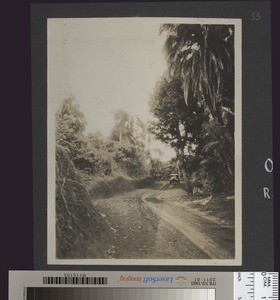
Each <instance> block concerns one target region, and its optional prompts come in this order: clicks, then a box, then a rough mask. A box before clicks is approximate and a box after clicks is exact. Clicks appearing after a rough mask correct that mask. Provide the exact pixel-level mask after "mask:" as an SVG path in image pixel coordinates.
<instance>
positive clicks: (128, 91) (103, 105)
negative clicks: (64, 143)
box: [48, 18, 174, 160]
mask: <svg viewBox="0 0 280 300" xmlns="http://www.w3.org/2000/svg"><path fill="white" fill-rule="evenodd" d="M160 24H161V23H160V21H159V20H157V19H155V18H153V19H150V20H148V19H143V18H141V19H140V18H123V19H120V18H118V19H111V18H103V19H100V18H98V19H94V18H90V19H87V18H84V19H49V20H48V105H49V113H50V111H51V112H52V113H53V114H55V111H56V110H57V109H58V108H59V106H60V104H61V102H62V101H63V100H64V99H65V98H66V97H68V96H74V97H75V99H76V101H77V103H78V104H79V106H80V109H81V111H82V112H83V113H84V114H85V117H86V120H87V123H88V126H87V128H86V130H87V131H88V132H94V131H100V132H102V134H103V135H104V136H105V137H107V136H108V135H109V133H110V131H111V129H112V127H113V124H114V115H113V113H114V111H116V110H119V109H122V110H125V111H127V112H129V113H131V114H133V115H138V116H139V117H140V119H141V120H142V121H144V122H147V121H148V120H150V119H151V118H152V116H151V114H150V113H149V106H148V101H149V99H150V95H151V93H152V92H153V89H154V86H155V83H156V81H157V79H158V78H159V77H160V76H161V75H162V74H163V72H164V71H165V69H166V64H165V61H164V57H163V53H162V47H163V43H164V36H160V35H159V26H160ZM150 148H159V149H160V150H161V151H163V153H164V157H163V158H162V159H163V160H166V159H169V158H170V157H173V156H174V151H173V150H172V149H171V148H169V147H167V146H165V145H164V144H163V143H160V142H153V143H152V144H151V145H150Z"/></svg>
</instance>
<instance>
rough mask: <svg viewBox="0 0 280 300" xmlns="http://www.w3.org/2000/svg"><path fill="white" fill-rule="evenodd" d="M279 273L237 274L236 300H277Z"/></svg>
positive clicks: (235, 274) (235, 283)
mask: <svg viewBox="0 0 280 300" xmlns="http://www.w3.org/2000/svg"><path fill="white" fill-rule="evenodd" d="M278 287H279V286H278V273H275V272H235V273H234V299H236V300H252V299H253V300H262V299H263V300H265V299H267V300H269V299H271V300H277V299H279V298H278V297H279V295H278Z"/></svg>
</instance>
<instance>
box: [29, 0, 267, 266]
mask: <svg viewBox="0 0 280 300" xmlns="http://www.w3.org/2000/svg"><path fill="white" fill-rule="evenodd" d="M229 3H231V2H229ZM114 5H115V6H117V4H114ZM114 5H113V6H114ZM153 5H154V6H155V7H158V4H156V3H154V4H153ZM196 5H198V4H196ZM196 5H194V4H190V3H186V4H182V3H180V4H179V3H177V6H176V8H175V11H176V12H177V14H175V11H174V12H173V13H168V9H167V7H169V6H168V4H166V5H165V6H163V7H162V8H161V11H162V14H161V15H160V16H158V15H155V14H153V15H151V14H149V13H148V12H147V13H144V12H146V11H147V7H146V6H145V4H144V3H143V4H141V5H140V8H141V9H140V11H142V13H141V14H139V15H137V17H135V16H134V15H132V13H130V12H129V10H130V9H132V8H133V7H138V6H137V4H134V5H133V4H131V5H128V6H127V7H126V9H127V11H126V12H125V11H123V14H121V15H118V14H114V13H112V11H109V10H107V8H108V7H111V8H112V6H109V5H106V4H104V5H101V6H99V5H97V6H96V5H94V4H92V5H86V4H84V5H82V4H81V5H79V4H76V5H70V4H69V5H66V4H65V5H59V6H57V5H56V6H52V5H45V6H44V5H43V6H44V8H46V7H47V8H50V13H45V14H42V11H41V10H40V9H42V7H43V6H41V5H34V9H33V20H34V24H35V20H37V23H38V20H41V21H42V25H44V26H42V27H41V29H40V30H41V31H42V32H43V34H44V35H43V38H42V36H41V39H42V40H43V41H44V43H42V44H41V48H40V50H39V47H38V46H36V38H38V35H39V30H38V29H34V33H33V47H34V49H35V51H33V53H34V55H33V57H34V59H35V58H36V62H37V63H38V66H39V65H40V62H41V64H42V66H43V69H41V71H42V74H44V75H43V76H42V77H41V78H40V79H38V77H36V79H35V80H34V81H37V82H38V83H39V84H40V85H42V87H44V91H45V93H42V96H43V97H42V99H41V100H38V101H37V100H36V99H39V98H38V96H39V93H37V92H38V90H39V86H37V89H36V90H35V92H34V97H33V103H34V106H35V109H34V112H35V111H37V112H39V110H41V113H42V118H40V119H39V115H38V114H36V115H35V118H36V120H37V124H40V126H41V132H42V134H43V135H42V136H44V137H45V138H46V139H47V140H46V141H47V143H46V144H45V145H44V146H43V145H42V144H41V145H39V144H38V146H35V148H36V147H38V148H37V151H36V150H35V151H34V152H35V157H36V153H37V155H38V156H37V158H38V157H39V156H40V155H42V156H41V157H44V161H45V165H44V170H43V169H41V170H40V171H41V174H42V173H43V174H44V180H42V181H41V184H42V182H45V185H44V188H43V189H42V190H43V191H44V197H43V198H44V199H43V200H41V201H40V200H39V201H38V199H37V200H36V197H35V199H34V207H35V210H34V211H35V215H34V218H35V223H36V224H37V225H38V227H37V229H35V254H36V253H37V256H36V257H35V261H37V262H38V264H37V265H40V267H41V268H42V267H43V266H46V265H51V266H55V265H57V266H61V265H64V266H69V267H70V266H76V267H78V266H92V265H95V266H106V265H112V266H116V267H117V266H147V267H148V266H162V265H165V266H188V267H190V266H193V267H194V268H195V267H201V266H209V267H210V266H219V267H222V268H226V267H229V268H230V267H231V268H233V267H234V266H238V267H241V266H242V265H243V264H244V259H245V265H244V267H245V268H246V266H249V265H250V263H249V264H248V263H246V260H247V261H250V258H249V257H248V256H246V257H244V253H247V252H248V250H250V249H252V246H253V244H251V242H250V241H251V240H250V239H252V232H250V230H251V229H252V222H253V221H254V220H253V219H254V218H251V216H252V214H251V213H254V214H257V219H258V218H260V215H259V213H260V212H259V208H260V207H262V206H263V203H262V202H259V203H257V204H256V205H255V207H252V206H250V209H251V211H249V210H248V207H249V204H250V202H251V201H253V197H252V195H253V194H254V193H253V190H254V189H255V190H256V187H254V186H252V185H251V184H250V180H251V178H252V179H253V178H254V176H258V175H257V174H258V173H257V172H256V174H255V175H254V174H253V175H252V177H251V178H249V177H248V176H245V177H244V174H246V175H248V169H247V168H245V167H244V163H245V166H248V161H249V163H250V161H251V160H250V158H251V157H249V156H250V155H251V154H250V155H248V153H249V149H250V147H252V146H253V145H252V144H249V143H248V141H249V140H250V136H254V135H255V131H254V130H255V128H254V127H253V126H252V122H253V121H254V118H256V115H255V114H253V115H250V114H248V112H249V110H248V108H249V107H250V109H251V107H252V104H253V103H254V105H255V110H258V109H259V106H258V103H259V101H260V98H257V97H255V98H254V99H253V98H252V96H250V97H248V92H250V93H251V92H252V93H253V94H254V93H255V91H252V89H251V86H250V84H251V82H252V78H254V77H256V78H257V76H258V74H257V73H255V74H253V73H250V72H249V73H248V69H250V68H248V67H250V66H251V62H250V61H248V54H250V55H251V56H253V53H252V46H253V45H251V46H248V42H250V41H251V40H250V39H247V41H246V42H244V41H245V39H244V32H245V36H246V37H248V30H249V29H248V22H250V16H249V17H248V19H247V20H245V25H244V16H243V15H242V14H240V13H235V14H232V13H230V6H231V5H232V4H229V6H227V5H226V3H223V4H222V7H223V8H224V10H223V13H220V14H217V15H215V14H214V15H213V14H209V15H207V14H206V13H205V7H206V6H203V5H202V3H200V5H198V6H196ZM205 5H206V4H205ZM208 5H209V6H208V7H211V9H212V10H214V8H215V7H217V6H219V5H220V4H218V3H212V5H211V4H208ZM239 5H240V10H241V6H242V5H241V4H240V3H239ZM180 6H183V7H189V8H190V10H188V14H187V13H185V14H184V15H186V16H182V14H179V13H178V8H179V7H180ZM65 7H68V8H70V7H72V8H73V9H74V7H80V8H81V11H80V12H79V13H72V14H71V13H69V10H68V11H67V13H64V8H65ZM86 7H90V8H92V10H89V11H88V12H87V13H85V12H82V11H83V8H86ZM164 7H165V8H164ZM202 7H204V9H201V11H200V12H199V8H202ZM226 7H227V8H226ZM95 8H96V10H95ZM112 9H113V8H112ZM176 9H177V10H176ZM70 10H71V9H70ZM47 11H48V10H47ZM55 11H59V13H58V14H54V12H55ZM54 15H55V16H54ZM221 15H222V16H221ZM214 16H215V17H214ZM251 22H252V21H251ZM244 26H245V28H244ZM266 26H267V24H266ZM250 30H253V29H252V28H250ZM250 30H249V31H250ZM36 33H37V34H36ZM42 45H44V47H42ZM246 47H247V48H246ZM250 47H251V48H250ZM248 49H249V50H250V51H249V50H248ZM244 52H245V54H244ZM36 53H37V55H36ZM265 59H266V57H265ZM255 63H257V62H255ZM35 64H36V63H35ZM34 72H35V73H36V72H37V75H38V74H39V70H38V68H34ZM34 72H33V73H34ZM33 75H34V74H33ZM34 76H35V75H34ZM250 76H251V77H250ZM248 82H249V84H248ZM266 84H267V83H266ZM34 86H35V87H36V82H35V84H34ZM266 91H268V92H269V90H267V89H266ZM244 95H245V99H246V101H245V99H244ZM36 101H37V102H36ZM267 101H268V105H267V109H269V105H270V100H269V99H268V100H267ZM244 102H245V103H244ZM253 110H254V109H253ZM244 111H245V112H246V118H245V116H244ZM268 121H269V120H268ZM34 123H36V122H34ZM244 124H245V127H244ZM269 124H270V123H269V122H268V123H267V125H265V124H264V125H265V128H266V130H268V131H270V130H271V127H269ZM34 130H35V131H37V130H38V131H37V132H38V133H37V136H38V134H39V129H38V127H37V128H36V129H34ZM35 136H36V135H35ZM247 137H248V138H247ZM38 142H39V139H38V138H37V143H38ZM244 143H245V148H244ZM39 148H41V150H40V149H39ZM43 148H44V149H43ZM42 150H43V151H42ZM252 155H253V156H254V155H258V153H257V152H256V153H255V154H252ZM268 155H270V152H269V153H268ZM253 156H252V158H253ZM258 159H260V157H259V158H258ZM261 159H263V161H261V164H262V166H263V164H264V162H265V161H266V160H265V159H264V158H261ZM266 159H267V158H266ZM35 160H36V159H35ZM271 161H272V160H271ZM34 165H35V170H36V164H34ZM262 171H263V170H262ZM37 172H39V167H38V169H37ZM264 172H265V170H264ZM37 174H38V173H37ZM41 179H43V178H41ZM258 180H259V179H258ZM256 182H257V181H256V180H255V183H256ZM39 185H40V183H39V180H38V182H37V188H38V187H39ZM244 187H245V190H244ZM266 191H267V190H266ZM250 193H251V195H250ZM37 195H39V193H38V194H37ZM257 199H259V200H262V201H264V196H263V194H262V193H260V195H258V197H257ZM259 200H257V201H259ZM36 201H37V202H36ZM270 209H271V208H269V211H270ZM263 211H265V210H263ZM36 213H37V215H36ZM267 213H270V212H267ZM39 215H41V216H42V215H44V219H43V220H42V219H41V220H40V219H39ZM247 217H248V218H247ZM244 224H245V227H244ZM248 224H250V225H249V226H248ZM259 225H260V224H258V225H257V226H259ZM265 226H267V228H269V226H271V224H270V222H269V221H268V223H267V224H266V225H265ZM36 234H37V237H38V238H39V235H41V236H43V243H42V245H39V244H38V239H37V241H36ZM266 238H267V239H270V238H269V237H266ZM264 240H265V239H264ZM264 240H263V241H264ZM269 241H270V243H271V242H272V240H271V239H270V240H269ZM259 243H261V241H259ZM270 243H268V244H267V245H270ZM269 247H270V246H269ZM269 249H270V248H269ZM269 256H271V251H270V250H269ZM269 260H270V261H271V259H270V258H269ZM251 265H252V264H251Z"/></svg>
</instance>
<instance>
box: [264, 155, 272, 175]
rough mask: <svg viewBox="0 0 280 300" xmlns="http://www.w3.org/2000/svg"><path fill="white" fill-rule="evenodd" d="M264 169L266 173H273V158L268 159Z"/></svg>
mask: <svg viewBox="0 0 280 300" xmlns="http://www.w3.org/2000/svg"><path fill="white" fill-rule="evenodd" d="M264 168H265V170H266V172H268V173H271V172H272V171H273V161H272V159H271V158H268V159H267V160H266V161H265V163H264Z"/></svg>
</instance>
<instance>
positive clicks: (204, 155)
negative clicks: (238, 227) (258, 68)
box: [149, 24, 234, 193]
mask: <svg viewBox="0 0 280 300" xmlns="http://www.w3.org/2000/svg"><path fill="white" fill-rule="evenodd" d="M161 33H165V34H166V42H165V45H164V50H165V54H166V60H167V64H168V71H167V73H166V74H164V75H163V76H162V78H161V79H160V80H159V82H158V83H157V85H156V87H155V91H154V93H153V95H152V97H151V100H150V108H151V112H152V113H153V115H154V117H155V121H153V122H151V123H150V126H149V130H150V132H151V133H152V134H154V136H155V137H156V138H157V139H159V140H161V141H163V142H164V143H166V144H169V145H170V146H171V147H173V148H174V150H175V152H176V154H177V161H178V169H179V171H180V172H181V176H183V177H184V179H185V182H186V187H187V191H188V192H189V193H193V192H197V193H218V192H229V191H232V190H233V189H234V43H233V41H234V30H233V27H232V26H226V25H199V24H196V25H193V24H164V25H162V26H161Z"/></svg>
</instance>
